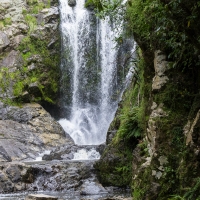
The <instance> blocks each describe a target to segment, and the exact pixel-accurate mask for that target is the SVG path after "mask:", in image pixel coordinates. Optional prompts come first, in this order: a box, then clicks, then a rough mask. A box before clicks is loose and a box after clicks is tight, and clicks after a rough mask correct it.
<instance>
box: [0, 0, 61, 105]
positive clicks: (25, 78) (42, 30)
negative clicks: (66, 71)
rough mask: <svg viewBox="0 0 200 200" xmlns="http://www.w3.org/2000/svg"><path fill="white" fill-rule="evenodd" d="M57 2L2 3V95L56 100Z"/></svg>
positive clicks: (15, 98) (17, 0) (6, 99)
mask: <svg viewBox="0 0 200 200" xmlns="http://www.w3.org/2000/svg"><path fill="white" fill-rule="evenodd" d="M57 5H58V2H57V1H48V2H47V1H44V0H38V1H30V0H27V1H26V0H14V1H1V5H0V13H1V14H0V93H1V94H0V98H1V99H2V100H3V101H4V102H9V101H12V102H16V101H17V102H30V101H35V102H40V103H45V102H48V103H53V102H55V101H56V94H57V90H58V86H57V85H58V78H59V60H60V59H59V55H60V53H59V51H60V40H59V38H60V36H59V30H58V23H59V12H58V7H57Z"/></svg>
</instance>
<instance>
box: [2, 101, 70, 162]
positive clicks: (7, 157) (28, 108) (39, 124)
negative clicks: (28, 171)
mask: <svg viewBox="0 0 200 200" xmlns="http://www.w3.org/2000/svg"><path fill="white" fill-rule="evenodd" d="M0 129H1V134H0V159H1V161H16V160H18V161H20V160H25V159H26V160H27V159H29V160H30V159H31V160H33V159H35V158H36V157H37V156H38V153H41V152H42V151H44V150H46V149H49V148H51V147H53V146H54V147H55V146H58V145H62V144H65V143H68V142H69V140H68V139H66V137H65V133H64V131H63V129H62V128H61V126H60V125H59V124H58V123H57V122H56V121H55V120H54V119H53V118H52V117H51V116H50V114H49V113H48V112H46V111H45V110H44V109H43V108H42V106H40V105H39V104H25V105H23V106H21V107H16V106H5V105H4V104H3V103H1V104H0Z"/></svg>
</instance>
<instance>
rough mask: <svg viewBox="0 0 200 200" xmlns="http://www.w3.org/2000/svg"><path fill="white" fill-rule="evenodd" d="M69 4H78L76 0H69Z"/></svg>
mask: <svg viewBox="0 0 200 200" xmlns="http://www.w3.org/2000/svg"><path fill="white" fill-rule="evenodd" d="M68 5H69V6H71V7H74V6H75V5H76V0H68Z"/></svg>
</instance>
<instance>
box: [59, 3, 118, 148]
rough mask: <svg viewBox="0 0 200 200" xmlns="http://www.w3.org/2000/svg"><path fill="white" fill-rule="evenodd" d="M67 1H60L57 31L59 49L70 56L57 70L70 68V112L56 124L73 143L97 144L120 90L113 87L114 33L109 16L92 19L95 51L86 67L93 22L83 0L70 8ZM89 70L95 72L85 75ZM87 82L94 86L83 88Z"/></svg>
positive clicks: (103, 134) (100, 141) (115, 106)
mask: <svg viewBox="0 0 200 200" xmlns="http://www.w3.org/2000/svg"><path fill="white" fill-rule="evenodd" d="M67 2H68V1H67V0H60V13H61V33H62V41H63V52H68V54H69V52H70V57H69V56H68V59H66V61H62V64H61V71H62V70H63V71H64V70H65V68H66V67H68V68H70V69H69V73H68V77H69V78H70V79H71V80H72V81H71V83H70V85H71V87H70V89H71V91H72V93H71V96H72V98H71V104H70V113H71V114H70V116H68V118H64V119H60V120H59V123H60V124H61V126H62V127H63V128H64V130H65V131H66V132H67V133H68V134H69V135H70V136H71V137H72V138H73V140H74V141H75V143H76V144H79V145H98V144H101V143H104V142H105V140H106V133H107V130H108V128H109V125H110V123H111V121H112V120H113V118H114V114H115V112H116V109H117V104H118V101H119V98H120V95H121V93H122V90H121V89H120V88H122V87H121V86H120V87H119V89H116V88H117V87H118V86H117V85H118V82H117V80H118V79H117V65H116V56H117V51H118V49H117V48H116V46H117V44H116V42H115V37H116V34H115V32H114V31H113V30H114V25H112V27H111V25H110V23H109V19H107V20H104V21H102V20H99V19H98V20H97V19H96V36H95V37H96V39H95V43H96V44H95V49H96V50H95V51H96V52H94V53H96V58H95V60H96V61H95V62H96V66H95V67H93V68H92V69H89V70H88V69H87V67H88V66H87V61H88V60H87V56H88V55H87V54H88V52H89V53H90V54H91V52H92V50H91V49H90V48H91V47H92V45H94V44H92V38H91V36H92V35H91V31H92V30H94V26H95V25H94V22H93V24H92V22H91V13H90V11H88V10H87V9H85V8H84V3H85V0H77V5H76V6H75V7H73V8H72V7H70V6H69V5H68V3H67ZM118 32H119V30H118ZM65 63H67V64H65ZM65 65H66V66H65ZM91 71H92V72H95V75H94V73H92V74H91V75H89V77H87V76H88V73H90V72H91ZM63 73H64V72H63ZM84 73H85V74H84ZM63 76H64V74H63ZM93 79H94V80H93ZM96 79H98V81H97V80H96ZM91 80H92V81H91ZM88 83H89V84H90V86H91V84H93V85H94V87H93V88H92V90H93V91H89V90H88V89H87V87H88ZM96 86H98V87H96ZM64 87H65V86H64ZM70 89H69V88H64V89H63V91H64V90H68V93H70V91H69V90H70ZM116 93H118V94H116ZM66 94H67V92H66ZM63 99H64V98H63ZM91 99H92V100H91ZM65 107H69V105H65Z"/></svg>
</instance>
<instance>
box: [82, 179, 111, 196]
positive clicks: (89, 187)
mask: <svg viewBox="0 0 200 200" xmlns="http://www.w3.org/2000/svg"><path fill="white" fill-rule="evenodd" d="M100 193H107V191H106V190H105V188H104V187H103V186H102V185H101V184H99V183H96V182H93V181H92V182H90V181H86V182H84V183H83V185H82V186H81V192H80V194H81V195H94V194H100Z"/></svg>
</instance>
